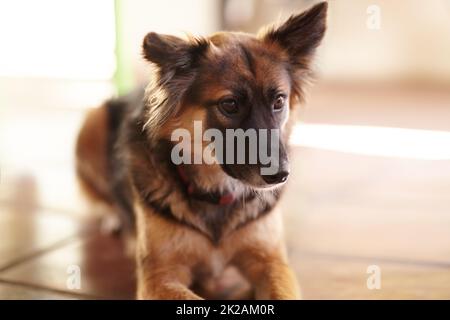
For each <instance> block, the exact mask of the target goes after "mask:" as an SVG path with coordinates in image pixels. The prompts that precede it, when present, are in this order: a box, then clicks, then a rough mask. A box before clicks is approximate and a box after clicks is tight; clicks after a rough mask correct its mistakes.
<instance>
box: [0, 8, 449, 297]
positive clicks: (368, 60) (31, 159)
mask: <svg viewBox="0 0 450 320" xmlns="http://www.w3.org/2000/svg"><path fill="white" fill-rule="evenodd" d="M316 2H317V1H312V0H311V1H310V0H245V1H239V0H192V1H181V0H168V1H156V0H152V1H144V0H128V1H125V0H97V1H87V0H78V1H72V0H67V1H56V0H40V1H31V0H29V1H27V0H14V1H13V0H0V47H1V49H0V298H3V299H5V298H75V299H77V298H132V297H133V290H134V289H133V287H134V275H133V262H132V261H131V260H129V259H127V258H125V257H124V256H123V254H122V251H121V244H120V242H119V241H117V240H116V239H113V238H110V237H106V236H104V235H102V234H101V233H99V232H98V231H97V228H96V224H95V221H94V222H93V221H91V220H93V218H92V217H93V215H92V214H91V211H92V209H91V208H90V207H89V206H87V205H86V203H85V201H84V200H83V198H82V196H81V195H80V193H79V191H78V188H77V183H76V179H75V176H74V170H73V167H74V166H73V150H74V142H75V138H76V134H77V131H78V129H79V127H80V124H81V121H82V119H83V116H84V114H85V113H86V111H87V110H89V108H92V107H95V106H98V105H99V104H100V103H101V102H102V101H104V100H105V99H107V98H109V97H112V96H116V95H120V94H125V93H126V92H128V91H129V90H131V89H132V88H134V87H135V86H137V85H139V84H142V83H145V82H147V81H148V79H149V76H150V74H149V68H148V65H147V64H146V63H145V62H144V61H143V59H142V58H141V42H142V39H143V37H144V36H145V34H146V33H147V32H149V31H156V32H161V33H170V34H175V35H183V34H185V33H186V32H188V33H191V34H195V35H208V34H211V33H213V32H215V31H219V30H234V31H246V32H257V31H258V30H259V28H260V27H261V26H263V25H266V24H268V23H272V22H276V21H282V20H283V19H285V18H287V17H288V16H289V15H291V14H293V13H296V12H300V11H302V10H303V9H305V8H307V7H309V6H311V5H313V4H314V3H316ZM449 57H450V1H449V0H431V1H427V2H426V3H425V2H424V1H420V0H398V1H389V0H372V1H368V0H334V1H329V18H328V31H327V34H326V37H325V39H324V41H323V44H322V46H321V48H320V49H319V51H318V54H317V60H316V74H317V77H316V78H317V80H316V84H315V85H314V86H313V87H312V88H311V90H310V91H309V93H308V99H307V103H306V104H305V105H304V106H303V107H302V111H301V114H300V117H299V119H298V120H299V124H298V126H297V127H296V129H295V131H294V134H293V144H294V148H293V155H292V158H293V162H294V163H293V167H294V168H293V170H294V173H293V176H292V178H291V179H290V182H289V187H288V192H287V194H286V195H285V197H284V198H283V201H282V206H283V209H284V211H285V219H286V222H287V223H286V225H287V230H286V231H287V232H286V236H287V238H288V247H289V252H290V256H291V260H292V263H293V265H294V268H295V270H296V272H297V274H298V277H299V279H300V283H301V285H302V287H303V294H304V297H305V298H307V299H336V298H340V299H359V298H369V299H380V298H384V299H394V298H395V299H420V298H445V299H449V298H450V58H449ZM72 265H75V266H80V270H81V275H82V277H81V280H82V285H81V287H80V288H75V289H70V288H68V285H67V277H68V276H69V275H70V274H69V275H68V273H67V271H68V269H67V268H68V267H69V266H72ZM370 266H376V267H378V269H376V270H379V271H380V272H381V287H380V288H372V287H371V286H370V285H369V286H368V283H367V281H368V279H369V278H370V276H371V275H372V273H371V272H370V270H373V268H372V269H371V268H370ZM368 270H369V272H368Z"/></svg>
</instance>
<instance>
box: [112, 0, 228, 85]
mask: <svg viewBox="0 0 450 320" xmlns="http://www.w3.org/2000/svg"><path fill="white" fill-rule="evenodd" d="M220 8H221V1H220V0H190V1H179V0H165V1H159V0H153V1H143V0H126V1H123V2H122V4H121V12H120V15H121V19H122V26H123V30H122V32H123V35H124V36H123V39H122V43H121V45H122V46H124V49H125V50H126V54H127V55H128V59H129V61H131V66H132V68H133V73H134V74H135V76H136V77H137V79H138V80H139V81H140V82H142V81H146V79H147V78H148V66H147V63H146V62H145V61H144V60H143V59H142V55H141V46H142V40H143V39H144V36H145V35H146V34H147V33H148V32H150V31H155V32H160V33H168V34H175V35H180V36H182V35H183V34H185V33H186V32H188V33H191V34H194V35H208V34H210V33H212V32H214V31H216V30H218V29H220V19H221V12H220Z"/></svg>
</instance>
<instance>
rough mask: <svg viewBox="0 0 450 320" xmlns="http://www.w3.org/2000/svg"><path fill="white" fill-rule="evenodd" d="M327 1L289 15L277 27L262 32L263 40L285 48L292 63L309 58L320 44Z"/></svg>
mask: <svg viewBox="0 0 450 320" xmlns="http://www.w3.org/2000/svg"><path fill="white" fill-rule="evenodd" d="M327 8H328V3H327V2H321V3H319V4H317V5H315V6H313V7H312V8H310V9H309V10H307V11H305V12H303V13H301V14H298V15H294V16H291V17H290V18H289V19H288V20H287V21H286V22H285V23H283V24H282V25H281V26H279V27H278V28H272V29H270V30H268V31H266V32H265V33H264V34H263V41H265V42H268V43H276V44H278V45H279V46H280V47H281V48H283V49H284V50H286V52H287V53H288V55H289V58H290V60H291V61H292V62H293V63H300V64H302V61H303V62H304V61H305V59H308V58H310V56H311V55H312V54H313V53H314V51H315V49H316V48H317V46H318V45H319V44H320V42H321V40H322V38H323V36H324V34H325V30H326V17H327Z"/></svg>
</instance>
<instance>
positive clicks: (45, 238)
mask: <svg viewBox="0 0 450 320" xmlns="http://www.w3.org/2000/svg"><path fill="white" fill-rule="evenodd" d="M82 228H83V226H82V225H80V222H79V221H77V220H75V219H72V218H70V217H68V216H67V215H64V214H58V213H54V212H49V211H42V210H41V211H38V212H28V213H25V212H20V211H16V210H11V209H10V208H9V207H5V206H1V207H0V235H1V236H0V237H1V241H0V271H1V270H2V269H3V268H5V267H8V266H9V265H10V264H14V263H16V262H18V261H21V260H22V259H26V258H27V257H29V256H32V255H35V254H37V253H39V252H41V251H43V250H44V251H45V250H47V249H49V248H52V247H55V246H59V245H63V244H64V243H66V242H67V241H70V240H71V239H72V238H73V237H74V236H76V235H77V234H78V233H79V232H80V231H81V229H82Z"/></svg>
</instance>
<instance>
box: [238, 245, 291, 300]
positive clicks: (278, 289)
mask: <svg viewBox="0 0 450 320" xmlns="http://www.w3.org/2000/svg"><path fill="white" fill-rule="evenodd" d="M237 264H238V267H239V268H240V270H241V271H242V273H243V274H244V275H245V276H246V277H247V278H248V279H249V281H250V282H251V283H252V285H253V287H254V290H255V298H256V299H271V300H272V299H273V300H278V299H285V300H296V299H300V290H299V286H298V283H297V279H296V277H295V274H294V272H293V271H292V269H291V267H290V266H289V265H288V263H287V261H286V259H285V258H284V255H283V254H282V252H281V250H280V252H279V253H275V254H269V253H264V252H247V253H246V254H245V255H241V257H240V258H239V260H238V261H237Z"/></svg>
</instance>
